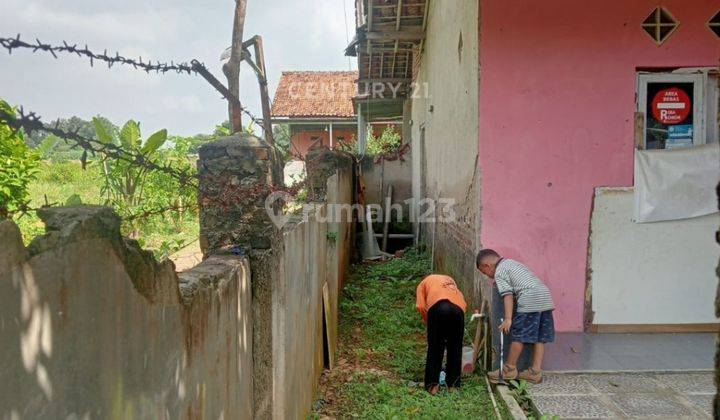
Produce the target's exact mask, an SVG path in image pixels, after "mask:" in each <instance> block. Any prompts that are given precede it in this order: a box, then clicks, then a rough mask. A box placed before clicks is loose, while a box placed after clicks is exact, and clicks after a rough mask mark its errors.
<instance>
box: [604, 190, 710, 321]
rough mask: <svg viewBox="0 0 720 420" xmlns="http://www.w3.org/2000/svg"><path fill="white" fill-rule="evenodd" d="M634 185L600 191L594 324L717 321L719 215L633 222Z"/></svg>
mask: <svg viewBox="0 0 720 420" xmlns="http://www.w3.org/2000/svg"><path fill="white" fill-rule="evenodd" d="M633 195H634V189H633V188H598V189H596V193H595V206H594V209H593V213H592V220H591V229H592V231H591V236H590V247H591V257H590V264H591V268H592V274H591V275H592V282H591V286H592V309H593V311H594V312H595V316H594V319H593V323H594V324H689V323H710V322H716V319H715V315H714V304H713V303H714V299H715V289H716V287H717V278H716V277H715V266H716V265H717V264H718V257H719V256H720V248H718V246H717V244H715V241H714V238H713V232H714V231H715V230H716V229H717V227H718V223H719V222H720V215H718V214H714V215H708V216H702V217H696V218H693V219H686V220H674V221H667V222H656V223H642V224H638V223H634V222H633V221H632V217H633Z"/></svg>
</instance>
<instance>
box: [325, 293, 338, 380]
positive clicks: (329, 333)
mask: <svg viewBox="0 0 720 420" xmlns="http://www.w3.org/2000/svg"><path fill="white" fill-rule="evenodd" d="M322 291H323V308H324V311H323V312H324V313H325V337H324V338H325V340H327V341H326V343H327V347H328V360H327V363H328V369H333V368H334V367H335V355H336V354H337V331H335V328H333V325H334V322H333V319H337V314H333V313H332V305H331V302H330V287H329V286H328V283H327V282H325V283H324V284H323V290H322ZM333 315H334V317H333Z"/></svg>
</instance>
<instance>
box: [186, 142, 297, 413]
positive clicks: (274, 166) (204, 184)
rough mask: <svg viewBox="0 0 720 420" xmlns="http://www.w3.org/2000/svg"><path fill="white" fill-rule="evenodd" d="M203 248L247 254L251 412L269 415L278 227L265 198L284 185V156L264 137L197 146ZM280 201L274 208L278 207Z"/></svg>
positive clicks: (279, 257)
mask: <svg viewBox="0 0 720 420" xmlns="http://www.w3.org/2000/svg"><path fill="white" fill-rule="evenodd" d="M198 174H199V176H200V194H199V201H200V246H201V248H202V250H203V253H204V255H205V256H206V257H208V256H211V255H215V254H223V253H234V254H240V255H247V257H248V259H249V260H250V265H251V266H252V267H253V270H252V272H251V280H250V286H251V293H252V317H251V319H252V331H253V340H252V343H253V349H252V354H253V373H252V377H253V413H254V416H255V417H256V418H270V416H271V414H272V405H273V377H272V371H273V364H272V360H273V359H272V357H273V348H274V347H273V346H274V343H273V335H272V334H271V333H270V331H272V328H273V315H272V309H273V306H272V302H273V301H272V299H273V294H274V293H275V291H274V285H275V281H274V275H275V271H276V269H277V266H278V261H280V260H281V258H282V255H281V254H279V251H281V250H278V249H277V247H274V246H273V244H274V243H277V241H278V238H279V235H280V230H279V229H278V228H277V226H275V225H274V224H273V223H272V220H271V218H270V216H269V214H268V212H267V210H266V209H265V199H266V198H267V197H268V196H269V194H270V193H271V191H273V190H274V189H275V188H278V187H280V186H282V184H283V182H282V164H281V159H280V158H279V156H278V155H277V152H276V151H275V149H273V148H272V147H271V146H270V145H269V144H268V143H266V142H265V141H264V140H262V139H260V138H258V137H255V136H252V135H249V134H246V133H243V134H237V135H233V136H229V137H224V138H222V139H219V140H217V141H214V142H212V143H208V144H205V145H203V146H202V147H201V148H200V150H199V160H198ZM282 204H283V203H282V201H281V200H278V201H275V202H274V203H272V205H271V206H270V209H271V210H273V211H279V210H280V208H281V207H282Z"/></svg>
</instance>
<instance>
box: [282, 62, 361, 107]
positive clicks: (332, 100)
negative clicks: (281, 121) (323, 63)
mask: <svg viewBox="0 0 720 420" xmlns="http://www.w3.org/2000/svg"><path fill="white" fill-rule="evenodd" d="M357 79H358V72H356V71H286V72H283V74H282V77H281V78H280V83H279V84H278V88H277V91H276V92H275V100H273V104H272V111H271V115H272V116H273V117H288V118H352V117H354V116H355V110H354V109H353V102H352V98H353V97H355V96H356V95H357V92H358V89H357Z"/></svg>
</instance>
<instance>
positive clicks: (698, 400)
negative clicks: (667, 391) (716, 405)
mask: <svg viewBox="0 0 720 420" xmlns="http://www.w3.org/2000/svg"><path fill="white" fill-rule="evenodd" d="M684 397H685V398H687V399H688V400H689V401H690V402H691V403H692V404H693V406H694V407H695V409H696V410H697V411H698V412H700V413H704V414H707V416H708V417H712V415H713V398H714V397H715V395H714V394H704V395H699V394H698V395H685V396H684Z"/></svg>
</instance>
